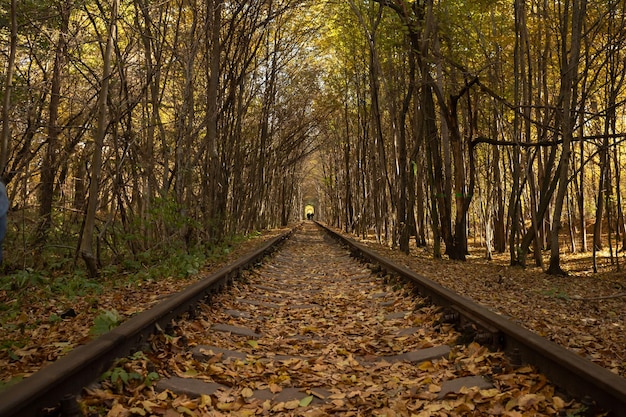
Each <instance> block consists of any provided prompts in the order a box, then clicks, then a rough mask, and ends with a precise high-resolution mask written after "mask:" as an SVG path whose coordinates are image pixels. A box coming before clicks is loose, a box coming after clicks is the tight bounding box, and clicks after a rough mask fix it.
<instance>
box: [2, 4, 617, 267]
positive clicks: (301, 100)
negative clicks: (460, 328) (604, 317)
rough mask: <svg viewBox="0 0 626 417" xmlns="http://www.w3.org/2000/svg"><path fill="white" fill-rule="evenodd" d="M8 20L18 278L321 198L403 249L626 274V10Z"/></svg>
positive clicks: (244, 227) (13, 11) (154, 7)
mask: <svg viewBox="0 0 626 417" xmlns="http://www.w3.org/2000/svg"><path fill="white" fill-rule="evenodd" d="M0 7H1V9H0V17H1V18H0V42H1V47H0V48H1V50H2V54H0V68H1V70H0V96H1V98H2V100H1V103H0V105H1V106H2V116H1V120H0V123H1V130H0V131H1V135H2V136H1V141H0V170H1V173H2V178H3V180H4V181H5V182H6V184H7V189H8V193H9V197H10V200H11V209H10V212H9V228H8V235H7V238H6V240H5V249H6V256H5V263H4V265H3V268H4V270H5V271H15V270H20V269H42V268H47V269H64V268H72V267H76V266H80V265H82V266H81V267H83V266H84V267H85V270H86V272H87V273H88V275H90V276H92V277H95V276H98V275H99V274H100V273H101V271H102V270H103V269H104V268H108V267H110V266H111V265H124V264H130V263H132V261H138V260H142V259H144V258H145V256H146V254H152V255H155V254H158V256H162V255H163V254H166V255H169V254H171V253H173V251H176V250H181V251H189V250H191V248H197V247H210V246H211V245H214V244H217V243H219V242H222V241H224V240H225V239H228V238H231V237H232V236H235V235H241V234H248V233H251V232H253V231H257V230H262V229H266V228H270V227H277V226H286V225H288V224H290V223H293V222H294V221H299V220H302V219H304V218H305V217H306V213H308V212H307V211H306V209H305V207H309V206H310V207H314V213H315V219H317V220H321V221H324V222H327V223H328V224H331V225H334V226H336V227H339V228H341V229H343V230H345V231H346V232H349V233H354V234H357V235H360V236H375V237H376V238H377V239H378V240H379V241H381V242H385V243H389V244H391V245H394V246H397V247H398V248H399V249H400V250H402V251H404V252H408V251H409V249H410V248H411V247H412V246H413V247H415V246H427V247H428V248H429V250H430V251H432V254H433V255H434V256H435V257H442V256H444V255H446V256H448V257H449V258H451V259H456V260H464V259H465V258H466V256H467V255H468V253H469V250H470V249H472V250H476V249H474V246H473V245H474V244H480V245H482V247H483V249H480V250H481V251H482V252H483V253H486V255H487V256H491V254H492V253H495V252H500V253H508V254H509V256H510V262H511V264H512V265H526V264H527V263H529V262H533V263H535V264H537V265H540V266H543V267H544V268H545V269H546V270H547V271H548V272H551V273H557V274H560V273H563V272H564V271H563V268H562V265H561V256H562V254H563V253H566V252H577V251H591V252H592V253H593V255H594V256H593V260H594V267H595V262H596V258H597V256H596V255H598V256H600V255H601V256H604V257H610V259H611V260H612V261H614V262H615V263H616V264H617V265H619V251H621V250H623V249H624V246H625V244H626V222H625V220H624V213H623V205H624V204H623V202H622V198H623V190H622V187H621V183H622V177H621V172H622V166H623V164H624V162H625V161H624V156H623V153H624V149H625V148H624V145H623V143H622V142H623V140H624V138H625V137H626V135H625V134H624V133H623V131H624V130H625V129H626V126H625V125H624V124H625V121H626V118H625V116H626V114H625V110H626V106H625V103H624V99H625V98H626V89H625V86H624V81H625V75H626V68H625V67H626V59H625V58H626V57H625V55H624V52H623V50H624V47H625V46H626V25H625V19H626V1H623V0H600V1H594V2H588V1H586V0H565V1H554V0H530V1H522V0H377V1H374V0H362V1H357V0H347V1H345V0H342V1H339V0H329V1H319V0H318V1H312V0H233V1H224V0H159V1H154V0H19V1H17V0H2V1H0ZM544 253H545V254H546V257H545V259H544V257H543V256H542V254H544ZM79 260H82V261H81V262H79ZM545 261H547V262H546V265H543V263H544V262H545Z"/></svg>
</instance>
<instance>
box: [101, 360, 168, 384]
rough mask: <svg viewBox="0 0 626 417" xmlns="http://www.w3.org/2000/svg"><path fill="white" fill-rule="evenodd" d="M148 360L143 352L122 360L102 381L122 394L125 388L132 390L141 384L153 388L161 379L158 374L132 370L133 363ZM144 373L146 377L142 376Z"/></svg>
mask: <svg viewBox="0 0 626 417" xmlns="http://www.w3.org/2000/svg"><path fill="white" fill-rule="evenodd" d="M146 360H147V358H146V356H145V354H144V353H143V352H141V351H139V352H137V353H135V354H133V355H131V356H130V357H129V358H124V359H120V360H119V361H118V362H117V364H116V365H115V366H114V367H113V368H111V369H109V370H108V371H106V372H105V373H104V374H102V376H101V377H100V380H101V381H106V382H108V383H109V384H110V385H111V386H112V387H113V388H115V389H116V390H117V391H118V392H122V391H123V390H124V389H125V388H130V389H132V388H134V387H135V386H137V385H139V384H143V385H145V386H147V387H151V386H152V384H153V383H154V382H155V381H157V380H158V379H159V378H160V375H159V374H158V373H157V372H147V371H137V370H134V369H132V365H133V363H137V361H140V362H145V361H146ZM142 373H145V375H142Z"/></svg>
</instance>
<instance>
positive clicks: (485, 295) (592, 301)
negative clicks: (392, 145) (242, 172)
mask: <svg viewBox="0 0 626 417" xmlns="http://www.w3.org/2000/svg"><path fill="white" fill-rule="evenodd" d="M280 232H281V230H274V231H269V232H266V233H264V234H263V235H262V236H260V237H258V238H255V239H251V240H247V241H244V242H242V243H240V244H238V245H237V246H235V247H233V248H232V251H231V252H230V253H229V254H228V256H226V257H225V258H224V259H222V260H221V261H220V262H218V263H215V264H212V265H208V266H207V267H206V268H205V269H203V270H202V271H201V272H200V274H199V275H196V276H191V277H188V278H185V279H180V278H168V277H164V278H163V279H159V280H149V281H139V282H135V283H132V284H125V285H121V284H119V283H117V284H115V285H112V286H111V288H109V289H107V290H106V291H103V292H102V293H99V294H97V295H96V296H95V297H94V295H91V296H76V295H73V296H68V297H66V298H62V297H57V298H49V297H47V296H46V295H45V294H43V293H41V292H39V291H38V289H37V286H31V287H29V288H27V289H25V290H22V293H21V294H19V295H16V294H14V293H12V292H11V291H10V290H9V291H7V290H0V306H3V305H4V306H8V305H11V304H15V303H18V302H19V303H20V305H21V314H19V315H17V316H15V317H6V316H3V309H0V332H1V333H2V337H1V340H0V390H2V388H3V386H6V385H10V384H12V383H15V382H17V381H19V380H20V379H22V378H24V377H26V376H28V375H30V374H32V373H33V372H35V371H37V370H38V369H39V368H41V367H42V366H44V365H45V364H47V363H49V362H52V361H54V360H56V359H57V358H58V357H60V356H62V355H64V354H65V353H67V352H68V351H70V350H71V349H73V348H74V347H76V346H78V345H80V344H84V343H86V342H87V341H89V340H90V339H91V338H93V337H94V336H93V334H90V332H93V329H94V326H97V324H98V320H100V322H102V320H103V312H104V313H107V312H113V311H114V312H116V314H119V316H120V320H123V319H124V318H127V317H130V316H131V315H133V314H136V313H137V312H139V311H141V310H145V309H148V308H150V307H151V306H153V305H154V304H156V303H157V302H159V301H160V300H161V299H163V298H165V297H166V296H167V295H168V294H171V293H173V292H176V291H180V290H181V289H183V288H185V287H186V286H188V285H189V284H190V283H192V282H193V281H195V280H197V279H198V278H199V277H202V276H205V275H206V274H208V273H210V272H211V271H215V270H217V269H218V268H220V267H221V266H223V265H224V264H225V263H226V262H228V261H229V260H232V259H235V258H237V257H238V256H241V255H242V254H244V253H246V252H248V251H250V250H252V249H253V248H255V247H258V246H259V245H260V244H262V243H263V242H264V241H266V240H268V239H270V238H272V237H274V236H276V235H278V234H279V233H280ZM364 243H365V244H366V245H367V246H369V247H370V248H373V249H376V250H377V251H379V252H381V253H383V254H384V255H386V256H388V257H390V258H393V259H394V260H396V261H397V262H399V263H401V264H404V265H405V266H407V267H409V268H411V269H413V270H415V271H417V272H419V273H420V274H422V275H424V276H426V277H428V278H430V279H432V280H435V281H437V282H439V283H440V284H442V285H444V286H446V287H448V288H450V289H452V290H454V291H456V292H458V293H460V294H461V295H464V296H465V297H468V298H471V299H473V300H475V301H476V302H478V303H480V304H482V305H484V306H486V307H487V308H489V309H491V310H492V311H495V312H497V313H499V314H502V315H505V316H508V317H510V318H511V319H512V320H514V321H516V322H518V323H519V324H521V325H523V326H524V327H526V328H528V329H530V330H532V331H535V332H536V333H538V334H540V335H542V336H544V337H547V338H549V339H551V340H553V341H555V342H556V343H558V344H561V345H563V346H565V347H567V348H569V349H571V350H573V351H575V352H577V353H578V354H580V355H582V356H584V357H586V358H589V359H590V360H592V361H594V362H596V363H598V364H599V365H601V366H603V367H605V368H607V369H609V370H611V371H612V372H614V373H616V374H620V375H622V376H626V350H625V346H626V297H625V296H624V295H623V294H624V292H626V274H625V273H618V272H611V269H613V270H614V269H615V268H614V267H612V268H611V267H609V266H607V265H605V264H603V270H602V272H600V273H598V274H593V273H591V267H590V266H591V261H590V255H589V254H586V255H584V254H583V255H578V256H573V255H572V256H569V255H565V256H564V257H563V267H564V268H565V269H566V270H568V271H570V276H569V277H556V276H550V275H547V274H545V273H543V272H542V271H541V269H539V268H533V267H528V268H526V269H522V268H517V267H509V266H507V265H508V257H507V256H506V255H501V256H500V255H498V256H496V258H495V259H494V260H491V261H487V260H486V259H484V256H483V254H484V250H483V249H480V248H474V249H472V250H471V252H472V256H470V257H469V258H468V261H467V262H458V261H449V260H445V259H444V260H437V259H433V257H432V254H431V252H430V249H423V248H419V249H415V248H414V249H412V252H411V254H410V255H409V256H407V255H404V254H402V253H400V252H399V251H397V250H392V249H390V248H388V247H385V246H382V245H379V244H377V243H376V242H375V241H371V240H366V241H364ZM620 261H621V263H622V264H626V260H625V259H623V258H622V259H620ZM603 262H604V261H603ZM605 263H607V262H605ZM620 294H621V296H619V295H620ZM94 299H96V300H97V302H94ZM68 311H70V312H72V314H68V315H65V314H64V313H66V312H68ZM104 318H105V319H106V314H105V315H104Z"/></svg>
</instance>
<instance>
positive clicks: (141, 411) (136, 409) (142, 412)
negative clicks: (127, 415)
mask: <svg viewBox="0 0 626 417" xmlns="http://www.w3.org/2000/svg"><path fill="white" fill-rule="evenodd" d="M128 411H130V412H131V413H133V414H139V415H140V416H145V415H146V410H144V409H143V408H139V407H133V408H131V409H130V410H128Z"/></svg>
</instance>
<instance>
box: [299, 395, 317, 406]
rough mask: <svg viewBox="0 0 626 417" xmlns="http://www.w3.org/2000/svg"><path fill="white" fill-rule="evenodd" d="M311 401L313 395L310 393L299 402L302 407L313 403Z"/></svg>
mask: <svg viewBox="0 0 626 417" xmlns="http://www.w3.org/2000/svg"><path fill="white" fill-rule="evenodd" d="M311 401H313V396H312V395H309V396H308V397H304V398H303V399H301V400H300V404H298V405H299V406H300V407H306V406H308V405H309V404H311Z"/></svg>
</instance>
